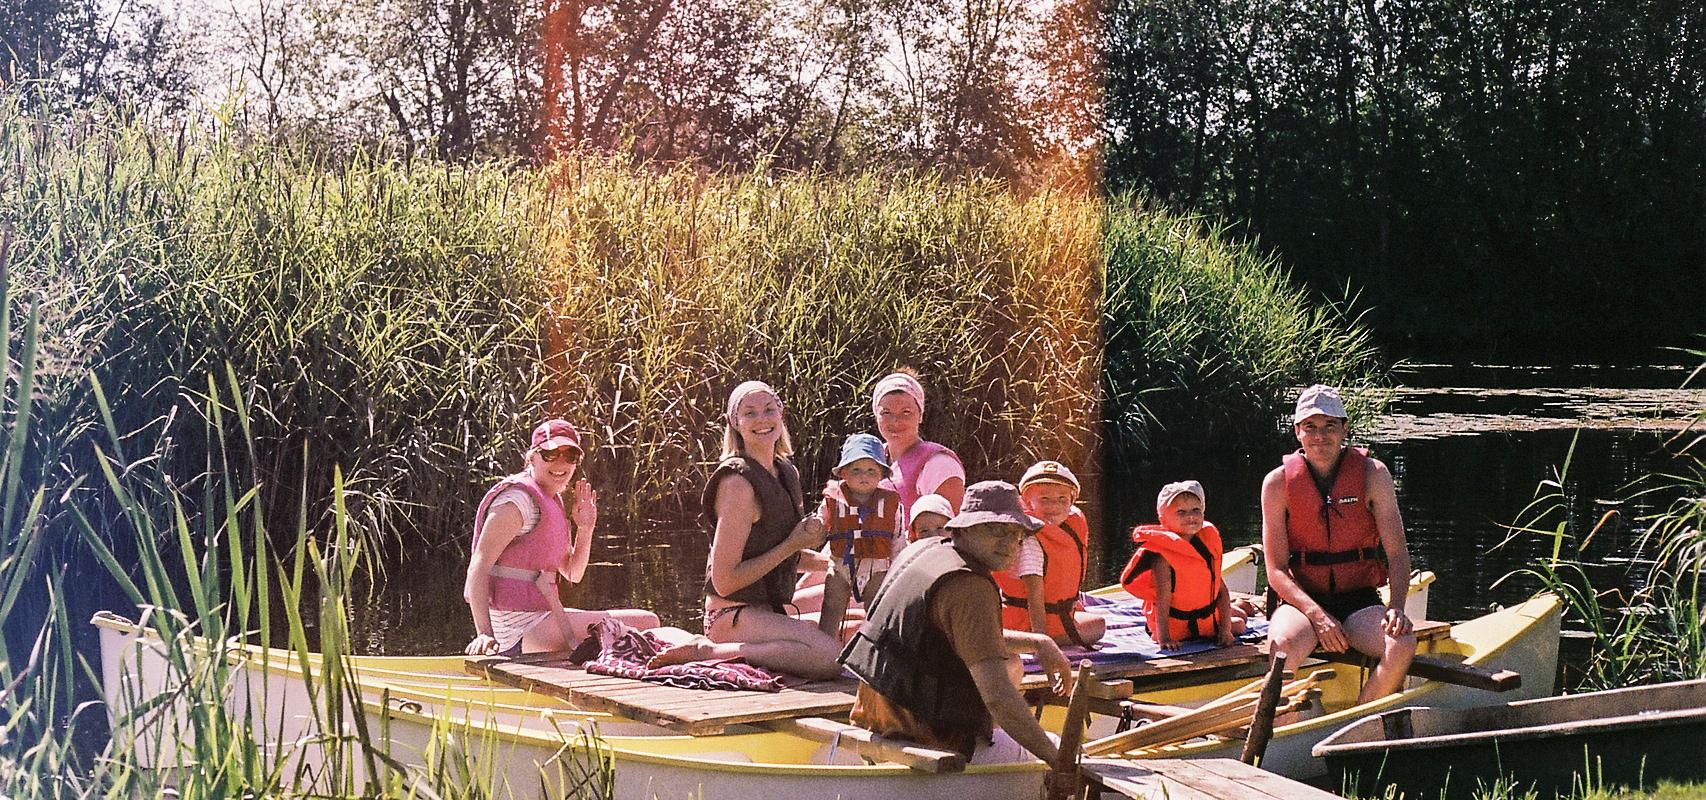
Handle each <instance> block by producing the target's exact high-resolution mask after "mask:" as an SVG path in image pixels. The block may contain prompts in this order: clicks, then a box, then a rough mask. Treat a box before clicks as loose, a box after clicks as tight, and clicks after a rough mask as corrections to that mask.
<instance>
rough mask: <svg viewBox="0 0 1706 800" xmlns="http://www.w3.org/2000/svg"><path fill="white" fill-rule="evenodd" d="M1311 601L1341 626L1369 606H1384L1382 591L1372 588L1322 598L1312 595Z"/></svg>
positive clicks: (1326, 595)
mask: <svg viewBox="0 0 1706 800" xmlns="http://www.w3.org/2000/svg"><path fill="white" fill-rule="evenodd" d="M1309 599H1311V600H1314V601H1315V603H1316V605H1319V606H1321V610H1322V611H1325V612H1327V613H1328V614H1330V615H1332V617H1333V619H1336V620H1338V621H1339V624H1340V625H1343V624H1345V620H1347V619H1349V618H1350V616H1351V615H1352V614H1355V613H1356V612H1358V611H1361V610H1363V609H1365V608H1368V607H1369V606H1378V605H1382V603H1381V602H1380V591H1379V590H1378V589H1375V588H1374V587H1372V586H1371V587H1369V588H1367V589H1352V590H1351V591H1348V592H1339V593H1337V594H1325V595H1321V596H1320V597H1316V596H1315V595H1310V596H1309Z"/></svg>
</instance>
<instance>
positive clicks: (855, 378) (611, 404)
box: [0, 92, 1370, 546]
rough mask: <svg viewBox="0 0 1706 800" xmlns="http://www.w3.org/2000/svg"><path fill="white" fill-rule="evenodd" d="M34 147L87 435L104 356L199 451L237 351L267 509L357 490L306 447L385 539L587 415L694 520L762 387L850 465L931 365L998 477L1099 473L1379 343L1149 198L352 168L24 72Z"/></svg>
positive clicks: (59, 425) (155, 434) (955, 419)
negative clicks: (208, 401) (217, 384)
mask: <svg viewBox="0 0 1706 800" xmlns="http://www.w3.org/2000/svg"><path fill="white" fill-rule="evenodd" d="M0 173H3V179H0V214H4V215H6V216H7V217H8V218H12V219H15V220H17V222H18V226H19V230H20V238H21V240H22V241H23V242H24V247H23V248H22V250H21V251H20V256H19V259H18V264H17V266H16V268H15V272H16V274H17V280H18V281H19V282H20V285H22V286H24V287H26V288H28V289H29V290H32V291H39V292H40V293H42V295H43V296H44V297H49V298H53V299H52V301H51V302H48V303H46V304H44V306H43V309H42V326H43V330H44V331H46V332H48V335H47V336H44V337H43V341H44V342H49V343H50V344H49V346H47V347H46V348H45V349H44V352H43V354H42V364H43V370H42V372H43V376H44V379H43V385H42V389H41V391H42V392H44V393H45V394H46V395H47V396H50V397H53V398H58V399H57V400H56V402H59V403H60V404H61V405H62V406H63V409H62V411H61V412H59V413H56V414H55V415H54V416H53V419H54V420H55V422H54V424H53V426H51V427H52V428H53V433H52V436H53V438H55V440H57V441H73V442H75V441H81V440H80V439H79V436H82V437H83V438H84V439H86V434H87V432H88V431H90V430H92V429H93V427H94V422H95V421H96V420H97V419H98V414H97V411H96V409H94V408H92V404H91V403H90V401H89V399H88V397H87V394H88V393H87V392H83V391H80V390H79V387H81V386H82V385H83V384H82V383H80V381H81V378H82V377H83V376H85V375H87V374H91V373H92V374H94V375H96V376H98V377H99V378H100V379H101V381H102V383H103V385H105V386H106V387H107V388H108V390H109V391H111V392H112V393H113V394H114V395H115V396H125V397H129V398H132V400H131V401H129V402H126V403H125V404H124V405H123V406H122V407H121V408H117V409H115V413H118V414H119V415H120V416H121V417H122V418H121V419H117V420H115V422H116V423H117V424H118V426H119V427H120V428H121V429H123V430H125V431H129V432H132V433H129V434H127V435H129V436H130V437H131V438H132V439H133V441H132V442H131V444H132V445H133V446H134V447H137V448H143V447H146V448H147V449H150V450H154V449H157V450H158V451H159V453H160V457H161V458H163V459H166V460H168V461H171V462H173V466H172V468H173V470H175V471H177V472H179V473H180V474H189V473H192V472H194V471H196V470H198V469H201V468H203V467H204V466H205V463H206V461H207V457H208V456H207V453H206V452H205V451H199V450H192V449H191V448H189V447H187V446H186V444H185V441H186V440H184V439H182V438H181V437H180V438H172V437H171V436H170V435H169V434H167V433H166V430H167V429H168V428H170V427H171V422H172V421H171V419H170V418H169V414H171V413H172V409H174V408H175V407H176V406H175V403H176V400H177V398H178V397H179V396H180V395H182V394H184V393H192V394H193V393H195V392H197V391H199V387H197V386H194V385H191V384H193V383H194V380H193V379H192V378H190V377H189V376H195V375H202V374H206V373H208V372H217V371H219V370H221V369H223V367H222V365H224V364H227V363H229V364H230V365H231V367H232V369H234V370H235V371H236V372H237V374H238V375H239V376H240V377H241V378H242V379H243V381H244V386H245V392H247V396H246V398H245V399H246V400H247V401H249V402H250V403H251V404H252V406H253V407H254V408H255V409H257V410H256V412H255V414H254V418H253V419H251V420H250V425H251V431H252V434H253V437H254V440H255V442H256V443H257V444H256V456H257V458H256V469H257V471H258V475H259V476H260V478H261V480H263V481H264V482H266V483H268V484H269V485H274V486H277V487H288V488H289V490H288V491H285V490H282V489H281V491H279V492H277V493H272V494H269V495H268V496H266V497H264V498H263V500H262V502H263V503H264V505H265V507H264V508H261V509H259V513H262V514H264V515H265V516H266V518H267V519H268V521H269V522H270V524H271V527H272V528H273V529H275V530H281V531H283V530H288V529H289V528H290V526H291V522H292V517H293V515H295V514H296V513H297V511H298V505H299V501H300V498H297V497H294V496H292V494H291V493H292V492H295V491H296V490H297V489H298V487H301V489H302V490H303V491H305V492H306V496H307V497H310V498H314V502H315V505H314V507H313V508H311V509H310V513H311V515H312V516H313V517H314V519H315V520H319V521H323V520H325V519H328V518H329V515H330V513H331V511H330V508H329V507H328V506H327V505H326V503H325V502H324V498H327V497H330V496H331V495H330V491H329V490H330V486H329V483H328V480H329V474H330V473H329V471H328V470H324V469H318V470H309V471H307V472H306V473H304V472H303V468H302V465H301V463H300V460H299V458H298V457H297V456H298V454H299V453H300V452H301V449H302V447H303V446H304V444H307V445H309V446H310V447H311V448H312V450H313V452H314V453H315V454H316V458H317V459H320V460H322V461H323V462H325V463H337V464H341V465H343V466H344V468H345V476H346V482H347V486H348V488H349V489H350V491H351V493H352V494H351V497H350V500H349V503H350V509H351V513H352V514H354V515H355V516H356V517H357V518H362V519H365V520H367V521H368V523H370V524H363V525H362V526H360V528H361V530H363V531H384V532H386V535H388V536H392V537H395V536H398V535H400V536H402V537H404V540H405V541H408V540H409V539H410V537H417V538H418V540H420V541H425V542H426V543H428V544H433V545H450V546H460V543H461V542H462V541H464V540H465V539H464V528H465V527H466V520H467V516H468V512H469V510H470V506H471V505H472V503H473V502H474V501H475V500H476V499H477V498H478V493H479V492H480V490H481V489H483V488H484V486H485V485H487V483H488V481H489V479H490V478H492V477H493V476H495V475H497V474H501V473H504V472H509V471H512V470H514V469H515V468H517V467H518V466H519V464H520V459H519V455H520V451H521V449H522V443H521V441H520V439H521V436H522V434H524V433H525V431H526V430H527V428H528V426H529V423H530V422H531V421H533V420H536V419H538V418H539V417H541V416H544V415H547V414H551V415H560V416H565V417H568V418H570V419H571V420H574V421H575V422H576V423H577V425H580V426H581V427H582V428H583V429H585V430H586V432H587V433H588V441H589V443H590V444H591V445H592V447H591V450H590V452H589V462H588V464H587V465H586V466H585V467H584V470H585V474H586V475H588V476H589V477H591V478H592V479H593V480H595V481H597V482H599V483H600V484H601V488H603V489H605V490H606V497H607V498H608V501H607V504H606V506H607V508H611V509H613V510H616V509H620V510H622V511H624V512H625V515H626V516H630V517H632V516H636V515H642V516H664V517H671V518H677V517H678V515H679V511H680V510H682V509H683V508H690V507H691V506H692V501H693V499H694V497H695V496H696V493H697V488H698V484H699V482H700V481H701V480H702V478H703V475H704V471H705V468H706V463H707V462H709V461H710V460H712V459H713V458H714V456H715V448H716V445H717V442H718V440H719V435H718V433H719V428H720V425H721V412H722V404H723V400H724V398H725V397H726V393H727V391H728V390H729V389H730V388H732V386H733V385H734V384H736V383H738V382H739V381H740V380H742V379H745V378H764V379H766V380H769V381H770V382H772V383H773V384H775V385H777V387H778V388H779V390H780V391H781V393H782V394H783V397H784V400H785V401H786V402H787V403H788V406H789V412H790V413H789V423H790V425H791V426H793V428H794V433H795V434H796V436H795V440H796V443H797V444H798V445H799V447H800V450H801V461H802V464H803V466H804V467H805V469H806V472H807V475H808V478H811V479H814V480H815V479H818V478H821V477H823V476H824V473H825V472H826V470H827V468H828V466H829V460H830V459H831V458H832V456H833V452H834V450H835V448H836V446H837V445H838V443H839V441H840V440H841V438H842V437H844V436H845V435H846V434H848V433H852V432H854V431H859V430H869V429H870V428H871V427H872V425H873V420H872V418H871V416H870V412H869V410H868V407H869V402H868V395H867V392H868V390H869V387H870V385H871V384H872V382H873V381H874V380H875V379H876V378H877V377H879V376H880V375H882V374H883V373H885V372H887V371H889V370H891V369H893V368H895V367H897V366H903V365H906V366H912V367H914V368H916V369H918V370H919V371H920V373H921V374H922V375H923V378H924V382H925V384H926V386H927V388H928V389H929V391H930V402H929V408H928V411H927V414H926V420H925V434H926V435H927V436H929V437H931V438H934V439H937V440H939V441H943V442H945V443H947V444H949V445H951V446H953V447H955V448H956V449H957V450H958V451H959V452H960V454H961V455H962V456H964V457H965V459H966V461H967V466H968V467H969V468H970V469H971V470H972V472H973V474H974V475H976V476H978V477H983V476H991V477H993V476H1002V475H1006V476H1011V475H1014V474H1017V472H1018V471H1019V470H1021V469H1022V468H1023V467H1024V466H1025V465H1026V464H1027V463H1029V462H1031V461H1034V460H1036V459H1037V458H1041V457H1045V456H1046V457H1053V458H1059V459H1062V460H1066V461H1068V462H1071V463H1073V464H1074V465H1075V466H1077V467H1081V468H1082V469H1083V471H1084V472H1085V473H1087V475H1093V474H1094V473H1095V472H1097V471H1098V467H1099V465H1100V462H1101V460H1102V453H1103V449H1104V444H1105V442H1104V439H1106V438H1109V437H1111V438H1112V440H1113V441H1112V443H1113V444H1114V445H1115V447H1116V448H1117V451H1118V454H1119V455H1120V456H1121V457H1141V456H1142V455H1144V454H1145V453H1146V452H1147V450H1148V449H1149V448H1151V447H1153V446H1156V445H1157V444H1159V443H1163V442H1166V441H1168V440H1169V437H1176V438H1177V440H1178V441H1187V440H1188V441H1191V442H1197V441H1199V440H1200V434H1201V433H1202V431H1203V430H1205V429H1206V430H1208V431H1210V432H1219V431H1229V432H1232V433H1229V434H1228V437H1230V436H1232V435H1235V434H1236V433H1238V432H1241V431H1244V430H1246V429H1247V428H1250V427H1252V425H1253V423H1252V422H1251V421H1252V420H1258V421H1259V420H1263V419H1265V416H1266V415H1267V413H1268V409H1270V408H1271V407H1272V406H1273V405H1274V404H1275V402H1276V400H1277V398H1278V397H1279V395H1280V394H1281V393H1282V392H1283V391H1284V390H1285V388H1286V387H1288V386H1290V385H1294V384H1296V383H1299V382H1302V381H1305V380H1311V379H1322V380H1335V381H1339V382H1353V383H1354V382H1362V381H1363V380H1365V376H1366V374H1367V373H1368V372H1369V370H1370V361H1369V358H1368V355H1369V350H1368V347H1367V342H1366V335H1365V334H1363V333H1361V332H1360V329H1359V328H1357V327H1356V325H1355V324H1354V321H1347V320H1345V319H1343V318H1341V317H1340V316H1338V315H1337V314H1336V312H1332V311H1322V310H1319V309H1317V308H1314V307H1313V306H1311V305H1310V304H1309V303H1308V302H1307V299H1306V298H1305V296H1304V295H1303V294H1301V293H1300V292H1299V291H1297V290H1296V289H1294V288H1292V287H1291V286H1290V285H1289V284H1288V282H1287V281H1286V280H1285V278H1284V277H1283V275H1282V274H1281V273H1280V271H1279V270H1278V269H1277V268H1276V267H1275V266H1274V265H1273V264H1272V263H1271V262H1269V261H1266V260H1264V259H1262V258H1260V257H1258V256H1256V255H1254V254H1253V253H1252V251H1250V250H1249V249H1248V248H1246V247H1243V246H1241V245H1237V244H1235V243H1231V242H1228V241H1226V240H1225V239H1224V237H1222V236H1220V235H1219V234H1217V233H1216V232H1214V231H1212V230H1209V231H1207V232H1205V231H1203V230H1202V225H1201V223H1200V221H1197V220H1191V219H1180V218H1177V217H1175V216H1173V215H1171V214H1168V213H1167V212H1165V211H1164V210H1161V209H1158V208H1152V207H1146V206H1143V205H1141V204H1139V203H1136V202H1133V201H1128V200H1119V201H1115V202H1112V203H1108V202H1105V201H1103V200H1101V199H1099V198H1094V197H1088V196H1084V195H1081V194H1073V193H1066V192H1052V191H1049V192H1041V193H1037V194H1030V195H1019V194H1015V193H1014V192H1012V191H1010V190H1008V189H1006V188H1004V187H1001V186H999V185H996V184H994V183H986V182H978V181H962V180H950V179H947V178H944V177H943V176H939V175H934V174H928V173H924V174H910V175H882V174H875V173H864V174H855V175H849V176H840V177H835V176H777V175H768V174H763V173H750V174H735V175H727V174H724V175H715V174H705V173H702V172H698V171H695V170H692V169H689V168H685V167H684V168H679V169H673V170H656V169H652V168H647V167H640V166H635V165H632V164H627V163H623V162H621V161H612V160H606V159H601V158H592V157H586V158H571V159H568V160H565V161H562V162H559V163H557V164H555V165H553V166H551V167H548V168H545V169H542V170H541V169H531V168H524V167H521V166H519V165H515V164H505V163H490V164H477V165H472V166H465V167H463V166H459V167H450V166H445V165H439V164H434V163H431V162H427V161H413V162H407V163H404V162H396V161H390V160H386V159H383V158H379V157H374V156H368V155H364V154H360V153H357V154H354V155H353V156H350V157H348V158H345V159H342V160H340V161H337V162H327V161H324V160H322V159H321V158H320V157H318V156H316V155H315V154H314V153H313V152H312V151H311V150H310V149H309V148H306V147H299V146H292V145H291V144H289V143H288V142H286V143H261V142H256V141H253V140H250V139H247V138H246V137H245V136H244V135H243V133H242V131H241V130H240V129H237V128H234V127H232V126H231V125H229V124H228V123H227V122H225V121H223V120H221V119H219V118H217V117H213V118H210V119H209V120H207V121H206V122H205V123H202V124H195V125H181V126H179V127H176V128H163V127H162V126H161V125H160V124H158V123H153V122H150V121H149V120H147V119H145V118H135V117H117V116H108V115H101V114H89V115H85V116H78V117H66V116H56V115H46V114H43V113H42V112H40V111H39V110H38V108H37V107H36V106H33V105H32V104H31V103H30V102H29V101H28V98H27V96H24V95H21V94H19V93H15V92H14V93H6V94H0ZM1181 293H1183V294H1184V295H1185V296H1187V297H1188V298H1189V301H1188V302H1179V301H1177V300H1176V299H1175V298H1176V297H1178V296H1179V295H1180V294H1181ZM1104 352H1106V353H1107V356H1106V357H1104ZM1104 405H1106V406H1107V408H1106V409H1104ZM1104 420H1112V421H1113V422H1114V424H1113V425H1112V426H1106V425H1104ZM1256 427H1259V426H1256ZM145 443H146V444H145ZM75 446H76V447H82V448H85V449H86V445H85V444H78V445H75ZM305 480H306V482H305ZM624 507H625V508H624Z"/></svg>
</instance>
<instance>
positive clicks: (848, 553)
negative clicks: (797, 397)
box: [818, 433, 906, 638]
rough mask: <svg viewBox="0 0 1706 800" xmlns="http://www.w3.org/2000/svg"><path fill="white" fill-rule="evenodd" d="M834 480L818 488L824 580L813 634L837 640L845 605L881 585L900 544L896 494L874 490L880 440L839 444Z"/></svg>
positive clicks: (881, 470) (884, 469)
mask: <svg viewBox="0 0 1706 800" xmlns="http://www.w3.org/2000/svg"><path fill="white" fill-rule="evenodd" d="M831 474H833V475H834V476H835V477H836V479H835V480H831V481H830V482H829V483H828V484H827V485H825V486H824V488H823V505H822V507H821V508H820V509H819V510H818V516H819V518H820V519H822V520H823V524H824V527H826V528H828V529H829V544H828V546H829V574H828V575H827V576H826V577H825V579H824V586H823V611H822V613H821V615H820V616H819V617H818V630H820V631H823V632H824V633H827V634H829V635H830V636H835V637H837V638H839V637H840V635H841V620H842V618H843V617H845V616H846V614H847V605H848V602H849V601H850V600H851V599H853V598H855V597H857V598H858V599H859V601H860V602H864V601H865V600H866V599H868V598H869V597H870V596H871V593H872V592H875V591H876V590H877V587H878V586H881V585H882V583H883V578H884V577H885V576H887V575H888V569H889V564H890V563H892V560H893V558H894V557H895V556H896V555H898V554H899V551H900V549H901V548H902V547H905V546H906V541H905V540H904V539H901V538H900V495H899V494H897V493H896V492H894V491H892V490H889V489H884V488H881V487H879V486H878V485H877V484H879V483H881V482H882V480H883V479H884V478H887V477H889V474H890V471H889V462H888V457H887V456H886V455H884V454H883V440H881V439H878V438H877V437H875V436H872V435H871V434H868V433H855V434H853V435H852V436H849V437H847V441H845V442H843V443H842V445H841V460H840V462H839V463H837V464H836V465H835V469H834V470H831Z"/></svg>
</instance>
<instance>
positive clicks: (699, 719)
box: [464, 653, 859, 736]
mask: <svg viewBox="0 0 1706 800" xmlns="http://www.w3.org/2000/svg"><path fill="white" fill-rule="evenodd" d="M464 663H465V664H466V668H467V670H468V671H469V672H470V673H473V674H475V675H479V676H481V677H484V678H486V679H488V680H492V681H496V682H498V683H503V684H508V685H510V686H516V687H520V688H522V689H527V690H530V691H534V692H538V693H540V694H546V695H550V696H552V697H560V698H562V699H564V700H567V701H569V702H571V703H574V704H575V705H576V706H578V707H580V708H583V709H586V710H588V711H608V712H610V713H613V714H618V715H621V716H623V717H627V718H628V719H631V720H635V721H638V722H649V723H651V724H654V725H658V726H661V727H664V728H668V729H670V730H672V731H679V732H681V733H686V734H691V735H694V736H708V735H713V734H718V733H722V732H723V730H724V729H725V728H727V727H728V726H730V725H739V724H742V723H748V722H766V721H770V720H778V719H791V718H794V717H816V716H837V715H840V714H845V713H847V712H848V711H850V710H852V708H853V693H854V691H856V690H857V689H858V687H859V683H858V681H855V680H852V679H850V678H842V679H840V680H834V681H814V682H812V683H808V684H805V685H804V686H799V687H796V688H793V689H783V690H782V691H780V692H753V691H735V690H715V691H707V690H703V689H681V688H677V687H674V686H665V685H663V684H660V683H647V682H645V681H637V680H630V679H628V678H613V677H610V676H607V675H594V674H592V673H589V672H587V671H586V670H584V669H581V668H579V667H576V666H573V665H571V664H570V663H569V661H568V658H567V656H566V654H564V653H533V654H528V655H524V656H520V657H517V658H504V657H502V656H489V657H476V658H469V659H467V661H466V662H464Z"/></svg>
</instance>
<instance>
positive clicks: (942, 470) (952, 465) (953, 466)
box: [912, 453, 966, 496]
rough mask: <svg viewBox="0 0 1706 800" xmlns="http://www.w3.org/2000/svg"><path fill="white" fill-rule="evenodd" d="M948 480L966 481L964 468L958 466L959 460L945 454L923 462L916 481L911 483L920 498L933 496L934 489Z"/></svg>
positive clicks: (938, 454)
mask: <svg viewBox="0 0 1706 800" xmlns="http://www.w3.org/2000/svg"><path fill="white" fill-rule="evenodd" d="M950 478H959V479H960V482H961V483H964V482H965V479H966V468H965V467H964V466H961V465H960V460H959V459H957V458H954V457H953V456H951V455H948V454H947V453H937V454H936V455H933V456H931V457H930V460H928V461H925V462H924V466H923V467H921V468H919V470H918V479H917V480H915V481H913V482H912V485H913V486H916V487H918V494H919V495H920V496H922V495H927V494H934V493H935V492H936V489H937V488H939V487H941V485H942V484H944V483H947V482H948V480H949V479H950Z"/></svg>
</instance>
